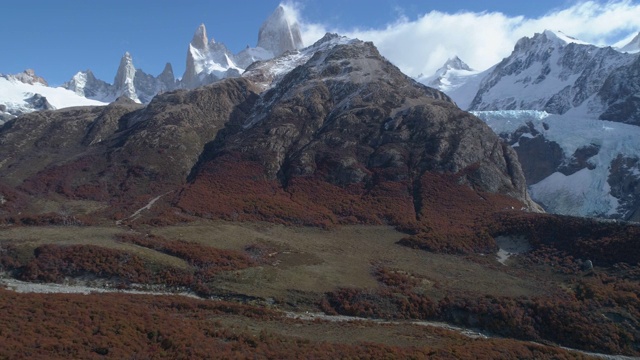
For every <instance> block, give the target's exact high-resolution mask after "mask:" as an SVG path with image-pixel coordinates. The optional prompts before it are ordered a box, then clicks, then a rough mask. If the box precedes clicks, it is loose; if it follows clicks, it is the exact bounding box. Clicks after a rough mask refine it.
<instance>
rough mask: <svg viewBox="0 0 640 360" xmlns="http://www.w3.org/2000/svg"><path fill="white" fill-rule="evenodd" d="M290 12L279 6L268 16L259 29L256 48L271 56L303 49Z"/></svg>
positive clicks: (298, 30) (298, 29) (300, 36)
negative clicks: (265, 51)
mask: <svg viewBox="0 0 640 360" xmlns="http://www.w3.org/2000/svg"><path fill="white" fill-rule="evenodd" d="M290 11H291V10H290V9H289V8H287V7H285V6H284V5H280V6H278V8H277V9H276V10H275V11H274V12H273V14H271V16H269V18H268V19H267V20H266V21H265V22H264V23H263V24H262V26H261V27H260V32H259V33H258V47H261V48H263V49H265V50H267V51H269V52H271V54H273V56H278V55H281V54H282V53H284V52H286V51H290V50H298V49H301V48H302V47H303V43H302V35H301V34H300V27H299V25H298V22H297V21H296V20H295V17H294V16H293V15H292V14H290V13H289V12H290Z"/></svg>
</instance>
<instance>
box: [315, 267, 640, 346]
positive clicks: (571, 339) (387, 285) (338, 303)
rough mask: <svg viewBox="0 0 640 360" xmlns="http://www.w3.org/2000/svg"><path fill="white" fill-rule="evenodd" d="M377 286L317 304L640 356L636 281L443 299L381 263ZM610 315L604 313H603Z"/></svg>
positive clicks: (332, 310) (604, 279)
mask: <svg viewBox="0 0 640 360" xmlns="http://www.w3.org/2000/svg"><path fill="white" fill-rule="evenodd" d="M377 277H378V280H379V281H380V282H381V283H382V285H383V287H382V288H381V289H377V290H367V289H365V290H362V289H339V290H336V291H332V292H329V293H327V294H326V297H325V298H324V299H323V300H322V301H321V303H320V307H321V308H322V309H323V311H325V312H327V313H329V314H343V315H349V316H360V317H374V318H387V319H389V318H391V319H394V318H400V319H409V318H410V319H431V320H441V321H447V322H451V323H454V324H460V325H463V326H468V327H474V328H479V329H482V330H485V331H489V332H491V333H493V334H497V335H500V336H505V337H510V338H517V339H523V340H534V341H543V340H547V341H553V342H556V343H559V344H561V345H564V346H569V347H574V348H578V349H583V350H588V351H596V352H604V353H611V354H627V355H634V356H637V355H639V354H640V326H639V325H640V323H638V320H637V319H639V318H640V285H638V283H637V282H633V281H628V280H620V279H617V278H614V277H609V276H595V277H592V278H585V280H579V281H577V282H576V284H575V289H576V290H575V291H576V296H575V297H574V296H571V295H567V294H564V295H563V294H555V295H548V296H539V297H532V298H525V297H521V298H510V297H493V296H478V295H476V294H470V293H464V292H455V293H449V295H448V296H447V297H445V298H444V299H442V300H440V301H437V302H436V301H433V300H431V299H429V298H428V297H427V296H425V295H422V294H420V293H419V292H416V291H414V290H415V287H416V285H417V284H418V282H417V281H416V278H415V277H413V276H410V275H409V274H406V273H404V272H399V271H393V270H390V269H385V268H380V269H378V270H377ZM603 313H606V314H611V315H610V316H609V317H610V318H611V319H609V318H607V317H606V316H603V315H602V314H603Z"/></svg>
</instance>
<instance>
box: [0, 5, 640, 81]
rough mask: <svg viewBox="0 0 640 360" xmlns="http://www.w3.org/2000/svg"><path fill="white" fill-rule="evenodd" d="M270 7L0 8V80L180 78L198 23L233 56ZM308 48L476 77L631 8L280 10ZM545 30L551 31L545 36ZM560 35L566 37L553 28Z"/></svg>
mask: <svg viewBox="0 0 640 360" xmlns="http://www.w3.org/2000/svg"><path fill="white" fill-rule="evenodd" d="M279 3H280V1H279V0H260V1H258V0H255V1H243V0H237V1H228V0H227V1H199V0H182V1H178V0H173V1H170V0H155V1H151V0H148V1H142V0H128V1H124V0H110V1H106V0H93V1H89V0H31V1H29V2H25V1H23V0H21V1H18V0H3V1H2V5H1V7H2V16H1V17H0V34H1V35H2V37H1V38H2V40H1V41H2V51H1V52H0V73H17V72H20V71H22V70H24V69H26V68H33V69H35V71H36V73H37V74H39V75H41V76H43V77H44V78H45V79H46V80H48V81H49V83H50V84H52V85H59V84H61V83H62V82H64V81H67V80H68V79H70V78H71V77H72V76H73V75H74V74H75V73H76V72H77V71H79V70H85V69H91V70H93V72H94V73H95V74H96V76H97V77H98V78H101V79H103V80H105V81H107V82H112V81H113V77H114V75H115V73H116V69H117V66H118V63H119V60H120V57H121V56H122V55H123V54H124V52H125V51H129V52H130V53H131V55H132V56H133V61H134V64H135V66H136V67H137V68H142V69H143V70H145V71H146V72H148V73H151V74H153V75H157V74H158V73H160V71H162V68H163V67H164V65H165V63H166V62H171V63H172V65H173V68H174V72H175V74H176V76H181V75H182V73H183V71H184V66H185V65H184V62H185V56H186V50H187V46H188V44H189V41H190V40H191V37H192V36H193V33H194V31H195V29H196V28H197V27H198V25H199V24H201V23H204V24H205V25H206V27H207V34H208V36H209V37H210V38H211V37H213V38H215V40H216V41H219V42H223V43H225V44H226V45H227V46H228V47H229V48H230V49H231V50H232V51H233V52H238V51H240V50H241V49H242V48H244V47H245V46H247V45H250V46H255V44H256V42H257V34H258V29H259V27H260V25H261V23H262V22H263V21H264V20H265V19H266V18H267V17H268V16H269V15H270V14H271V12H273V10H274V9H275V8H276V7H277V6H278V4H279ZM288 4H289V5H290V7H291V8H293V9H295V13H296V15H297V17H298V20H299V22H300V23H301V25H302V28H303V35H304V39H305V40H307V41H311V40H309V39H313V38H314V37H318V36H321V35H322V34H323V33H324V32H325V31H338V32H340V33H342V34H345V35H348V36H352V37H358V38H361V39H363V40H371V41H373V42H374V43H375V44H376V45H377V46H378V47H379V48H380V51H381V52H382V53H383V55H385V56H387V57H388V58H389V59H390V60H391V61H392V62H394V63H396V65H398V66H399V67H400V68H401V69H402V70H403V71H405V72H407V73H408V74H409V75H412V76H416V75H418V74H419V73H428V72H430V71H435V69H436V68H437V65H440V64H442V63H443V62H444V61H445V60H446V58H448V57H451V56H453V55H459V56H460V57H461V58H462V59H463V60H464V61H466V62H468V63H469V64H470V65H471V66H472V67H476V68H478V69H482V68H485V67H488V66H490V65H492V64H493V63H495V62H497V61H499V60H500V59H501V58H502V57H504V56H507V55H508V54H509V52H510V50H511V49H512V48H513V45H514V44H515V41H516V40H517V39H518V38H520V37H522V36H531V35H533V33H534V32H541V31H543V30H544V29H545V28H548V27H552V29H553V30H563V31H565V32H566V33H567V34H569V35H573V36H576V37H579V38H581V39H583V40H586V41H589V42H593V43H603V44H604V43H607V44H612V43H613V42H616V41H620V40H622V39H623V38H625V37H627V36H629V35H630V34H633V33H634V32H637V31H640V21H638V20H637V19H640V4H639V2H638V1H629V0H621V1H617V0H613V1H587V2H584V1H569V0H567V1H562V0H560V1H558V0H556V1H550V0H536V1H514V0H508V1H507V0H495V1H477V0H449V1H442V0H437V1H430V0H422V1H418V0H413V1H410V0H377V1H372V0H369V1H365V0H300V1H297V2H288ZM554 27H555V28H554ZM562 27H567V29H562Z"/></svg>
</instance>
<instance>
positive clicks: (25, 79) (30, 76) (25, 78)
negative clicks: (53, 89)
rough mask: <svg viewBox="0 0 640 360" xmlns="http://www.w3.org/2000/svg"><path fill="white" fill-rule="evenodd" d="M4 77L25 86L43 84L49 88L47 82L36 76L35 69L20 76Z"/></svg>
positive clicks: (28, 70)
mask: <svg viewBox="0 0 640 360" xmlns="http://www.w3.org/2000/svg"><path fill="white" fill-rule="evenodd" d="M4 77H5V78H7V79H12V80H17V81H20V82H22V83H25V84H30V85H35V84H41V85H44V86H49V84H47V81H46V80H45V79H43V78H41V77H40V76H38V75H36V72H35V71H34V70H33V69H27V70H25V71H23V72H21V73H19V74H13V75H4Z"/></svg>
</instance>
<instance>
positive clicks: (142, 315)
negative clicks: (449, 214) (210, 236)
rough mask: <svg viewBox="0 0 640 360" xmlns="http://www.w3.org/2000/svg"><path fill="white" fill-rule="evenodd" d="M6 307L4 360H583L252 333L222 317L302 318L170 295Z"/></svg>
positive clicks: (550, 353)
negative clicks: (324, 340)
mask: <svg viewBox="0 0 640 360" xmlns="http://www.w3.org/2000/svg"><path fill="white" fill-rule="evenodd" d="M0 309H2V314H3V316H2V317H0V349H2V351H1V352H0V359H33V358H47V359H68V358H81V359H93V358H111V359H130V358H139V359H150V358H153V359H211V358H216V359H220V358H224V359H245V358H251V359H255V358H260V359H262V358H269V359H298V358H312V359H336V358H351V359H388V358H395V359H398V358H405V359H406V358H415V359H418V358H420V359H423V358H433V359H454V358H455V359H511V358H518V359H571V358H573V359H575V358H583V357H582V356H580V355H579V354H576V353H569V352H567V351H565V350H562V349H554V348H549V347H543V346H539V345H535V344H527V343H520V342H514V341H510V340H505V339H491V340H472V339H465V338H464V337H461V336H458V337H454V335H452V334H450V335H448V336H449V337H452V340H451V341H449V342H448V345H447V343H446V342H445V345H443V346H434V347H398V346H389V345H382V344H375V343H356V344H346V343H339V342H322V341H317V340H308V339H304V338H299V337H293V336H285V335H279V334H277V333H274V332H270V331H265V330H262V331H259V332H258V331H254V332H252V331H250V330H248V329H246V328H245V329H244V330H242V329H240V328H238V327H230V326H225V325H222V324H221V323H220V322H218V321H216V320H215V318H216V316H222V315H224V316H229V315H233V316H243V317H248V318H251V319H253V320H252V323H253V324H254V326H252V327H258V328H260V326H261V325H260V324H261V322H262V321H269V322H273V321H280V322H282V323H283V326H286V323H288V322H290V323H291V322H294V321H295V320H287V319H283V318H282V317H281V315H280V313H276V312H273V311H270V310H266V309H261V308H256V307H251V306H247V305H240V304H234V303H228V302H223V301H216V302H212V301H202V300H194V299H188V298H177V297H171V296H141V295H136V296H133V295H123V294H99V295H98V294H91V295H79V294H17V293H13V292H10V291H7V290H4V289H0ZM292 324H293V323H292ZM289 326H291V325H289ZM336 326H340V325H338V324H336ZM445 341H446V340H445Z"/></svg>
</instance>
